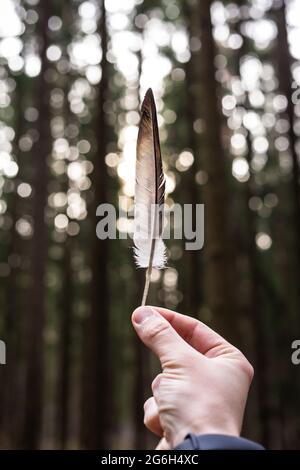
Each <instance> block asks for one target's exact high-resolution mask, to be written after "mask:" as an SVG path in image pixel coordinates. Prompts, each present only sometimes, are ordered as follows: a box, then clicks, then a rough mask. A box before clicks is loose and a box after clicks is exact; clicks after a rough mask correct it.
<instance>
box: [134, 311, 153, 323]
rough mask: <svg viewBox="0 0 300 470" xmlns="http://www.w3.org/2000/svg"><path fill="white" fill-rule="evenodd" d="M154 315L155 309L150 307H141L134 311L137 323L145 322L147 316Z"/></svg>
mask: <svg viewBox="0 0 300 470" xmlns="http://www.w3.org/2000/svg"><path fill="white" fill-rule="evenodd" d="M151 315H153V310H152V308H150V307H140V308H138V309H137V310H136V311H135V313H134V321H135V323H138V324H140V323H143V322H144V321H145V320H146V319H147V318H149V317H151Z"/></svg>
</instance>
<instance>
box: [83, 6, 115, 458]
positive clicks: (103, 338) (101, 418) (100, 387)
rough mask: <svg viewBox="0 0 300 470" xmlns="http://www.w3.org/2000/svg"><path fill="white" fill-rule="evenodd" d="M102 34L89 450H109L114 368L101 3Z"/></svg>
mask: <svg viewBox="0 0 300 470" xmlns="http://www.w3.org/2000/svg"><path fill="white" fill-rule="evenodd" d="M98 32H99V35H100V37H101V47H102V61H101V67H102V78H101V82H100V84H99V88H98V99H97V106H96V113H97V114H96V117H95V136H96V139H97V153H96V155H95V159H94V171H93V175H92V184H93V188H94V204H93V207H92V214H91V217H92V221H93V225H92V237H93V240H92V247H91V266H92V276H93V277H92V292H91V315H90V317H89V319H88V322H87V325H86V335H87V336H86V339H85V347H86V352H85V354H86V355H85V357H86V359H87V362H86V363H85V364H84V369H85V370H84V371H83V376H84V380H85V385H84V388H83V395H82V399H83V403H82V412H83V416H82V418H83V421H82V444H83V446H84V447H87V448H97V449H106V448H108V445H109V435H110V430H111V415H112V410H111V406H112V396H111V393H112V390H111V383H112V380H111V370H110V369H111V364H110V352H109V342H110V333H109V292H108V290H109V284H108V240H99V239H98V238H97V237H96V224H97V222H98V221H99V219H98V218H97V217H96V208H97V206H98V205H99V204H102V203H105V202H107V178H108V175H107V171H106V165H105V154H106V145H107V142H108V139H109V135H108V131H109V128H108V124H107V122H106V117H105V111H104V107H105V100H106V98H107V92H108V62H107V59H106V53H107V29H106V11H105V5H104V1H103V2H102V3H101V17H100V20H99V26H98Z"/></svg>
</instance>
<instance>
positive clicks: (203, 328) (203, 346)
mask: <svg viewBox="0 0 300 470" xmlns="http://www.w3.org/2000/svg"><path fill="white" fill-rule="evenodd" d="M153 308H155V309H156V310H157V311H158V312H159V313H160V314H161V315H162V316H163V317H164V318H165V319H166V320H168V322H169V323H170V324H171V325H172V327H173V328H174V330H176V331H177V333H178V334H179V335H180V336H181V337H182V338H183V339H184V340H185V341H186V342H187V343H188V344H190V346H192V347H193V348H194V349H196V350H197V351H199V352H200V353H201V354H203V355H205V356H206V357H210V358H212V357H218V356H221V355H222V356H223V355H224V354H233V353H235V352H237V349H236V348H235V347H234V346H232V344H230V343H228V341H226V339H224V338H223V337H222V336H221V335H219V334H218V333H216V332H215V331H214V330H212V329H211V328H209V326H207V325H205V323H202V322H201V321H199V320H196V318H192V317H189V316H187V315H182V314H181V313H178V312H174V311H172V310H168V309H166V308H162V307H153Z"/></svg>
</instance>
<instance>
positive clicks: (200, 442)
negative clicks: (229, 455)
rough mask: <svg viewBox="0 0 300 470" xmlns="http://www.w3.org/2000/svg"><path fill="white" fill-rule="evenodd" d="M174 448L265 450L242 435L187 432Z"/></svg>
mask: <svg viewBox="0 0 300 470" xmlns="http://www.w3.org/2000/svg"><path fill="white" fill-rule="evenodd" d="M174 450H265V449H264V447H263V446H261V445H260V444H257V443H256V442H253V441H249V440H248V439H244V438H243V437H235V436H228V435H223V434H202V435H200V436H196V435H195V434H188V435H187V436H186V438H185V440H184V441H183V442H182V443H181V444H179V445H178V446H177V447H175V449H174Z"/></svg>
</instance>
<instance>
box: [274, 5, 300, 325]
mask: <svg viewBox="0 0 300 470" xmlns="http://www.w3.org/2000/svg"><path fill="white" fill-rule="evenodd" d="M276 19H277V21H276V24H277V28H278V37H277V44H278V45H277V51H278V53H277V58H278V79H279V90H280V91H281V93H283V95H284V96H285V97H286V99H287V110H286V114H287V118H288V121H289V130H288V139H289V143H290V152H291V156H292V161H293V179H292V186H291V191H292V197H293V206H294V217H293V224H294V230H295V242H294V243H295V246H294V256H293V258H294V260H295V261H294V269H295V271H296V272H295V278H297V279H299V278H300V186H299V184H300V166H299V160H298V155H297V151H296V141H297V138H296V136H295V132H294V125H295V114H294V103H293V92H294V90H293V88H292V85H293V77H292V69H291V68H292V63H293V60H292V57H291V53H290V49H289V43H288V32H287V23H286V6H285V0H282V6H281V7H280V8H279V10H278V11H277V18H276ZM296 301H297V307H296V308H297V310H298V308H299V305H300V291H299V289H297V292H296ZM296 318H297V320H298V315H297V317H296Z"/></svg>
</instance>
